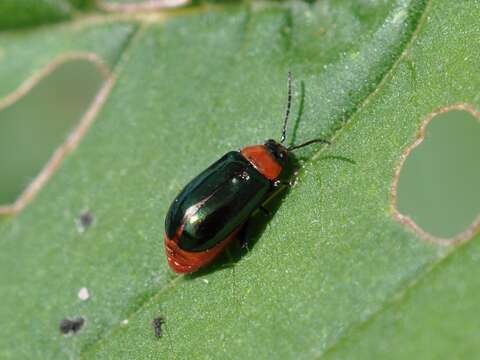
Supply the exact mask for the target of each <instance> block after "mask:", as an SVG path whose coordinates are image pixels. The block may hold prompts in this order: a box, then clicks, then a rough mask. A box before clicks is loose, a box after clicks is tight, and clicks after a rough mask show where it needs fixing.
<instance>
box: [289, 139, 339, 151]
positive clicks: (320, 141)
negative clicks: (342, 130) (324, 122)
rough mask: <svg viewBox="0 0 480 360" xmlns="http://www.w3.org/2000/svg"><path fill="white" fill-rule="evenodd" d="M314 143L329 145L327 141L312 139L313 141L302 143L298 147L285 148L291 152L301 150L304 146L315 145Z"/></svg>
mask: <svg viewBox="0 0 480 360" xmlns="http://www.w3.org/2000/svg"><path fill="white" fill-rule="evenodd" d="M315 143H322V144H328V145H330V141H328V140H324V139H313V140H310V141H307V142H304V143H303V144H300V145H292V146H290V147H289V148H287V150H288V151H292V150H296V149H300V148H302V147H304V146H308V145H311V144H315Z"/></svg>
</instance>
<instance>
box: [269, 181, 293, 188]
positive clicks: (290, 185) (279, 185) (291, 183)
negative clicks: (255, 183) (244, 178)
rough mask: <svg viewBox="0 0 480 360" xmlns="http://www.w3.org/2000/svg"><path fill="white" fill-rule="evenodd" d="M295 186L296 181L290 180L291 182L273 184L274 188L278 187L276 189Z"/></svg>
mask: <svg viewBox="0 0 480 360" xmlns="http://www.w3.org/2000/svg"><path fill="white" fill-rule="evenodd" d="M294 184H295V181H294V180H290V181H284V180H277V181H275V182H274V183H273V186H274V187H276V188H280V187H282V186H285V187H292V186H293V185H294Z"/></svg>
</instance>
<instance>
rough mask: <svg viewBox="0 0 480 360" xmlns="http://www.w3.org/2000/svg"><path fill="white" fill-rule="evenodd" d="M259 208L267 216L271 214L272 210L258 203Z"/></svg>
mask: <svg viewBox="0 0 480 360" xmlns="http://www.w3.org/2000/svg"><path fill="white" fill-rule="evenodd" d="M259 209H260V210H261V211H263V213H264V214H265V215H267V216H268V217H270V216H272V212H271V211H270V210H268V209H267V208H266V207H265V206H263V205H260V207H259Z"/></svg>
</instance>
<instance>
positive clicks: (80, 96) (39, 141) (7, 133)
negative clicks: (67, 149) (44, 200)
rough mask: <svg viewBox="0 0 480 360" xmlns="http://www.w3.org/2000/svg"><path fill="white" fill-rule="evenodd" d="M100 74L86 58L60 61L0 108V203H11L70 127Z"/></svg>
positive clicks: (91, 95) (93, 91) (97, 85)
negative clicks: (13, 99)
mask: <svg viewBox="0 0 480 360" xmlns="http://www.w3.org/2000/svg"><path fill="white" fill-rule="evenodd" d="M102 82H103V78H102V75H101V73H100V72H99V70H98V68H97V67H96V66H95V65H94V64H93V63H91V62H89V61H86V60H75V61H71V62H68V63H64V64H62V65H60V66H59V67H58V68H57V69H55V70H54V71H53V72H52V73H51V74H50V75H49V76H48V77H47V78H45V79H44V80H42V81H41V82H40V83H39V84H38V85H37V86H35V87H34V88H33V89H32V90H31V91H30V92H29V93H28V94H27V95H26V96H25V97H23V98H21V99H20V100H19V101H17V102H16V103H15V104H13V105H12V106H9V107H7V108H5V109H3V110H2V111H0V174H1V176H0V204H2V205H6V204H10V203H13V202H14V201H15V199H16V198H17V197H18V196H19V195H20V194H21V193H22V191H23V190H24V189H25V188H26V186H27V185H28V184H29V183H30V182H31V181H32V180H33V179H34V178H35V177H36V176H37V174H38V173H39V172H40V170H41V169H42V168H43V166H44V165H45V164H46V163H47V161H48V160H49V159H50V157H51V155H52V154H53V152H54V151H55V149H56V148H57V147H58V146H59V145H60V144H62V143H63V142H64V141H65V139H66V137H67V135H68V134H69V133H70V132H71V131H72V130H73V129H74V127H75V126H76V125H77V123H78V122H79V120H80V118H81V116H82V115H83V113H84V112H85V111H86V109H87V108H88V106H89V105H90V103H91V101H92V99H93V98H94V96H95V95H96V93H97V92H98V90H99V88H100V86H101V84H102Z"/></svg>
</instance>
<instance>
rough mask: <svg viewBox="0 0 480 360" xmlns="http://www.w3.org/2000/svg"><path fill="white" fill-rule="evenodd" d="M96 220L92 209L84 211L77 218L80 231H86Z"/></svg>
mask: <svg viewBox="0 0 480 360" xmlns="http://www.w3.org/2000/svg"><path fill="white" fill-rule="evenodd" d="M94 220H95V218H94V217H93V214H92V213H91V212H90V211H84V212H83V213H81V214H80V216H79V217H78V219H77V223H78V229H79V231H80V232H84V231H85V230H87V229H88V228H89V227H90V226H91V225H92V224H93V221H94Z"/></svg>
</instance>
